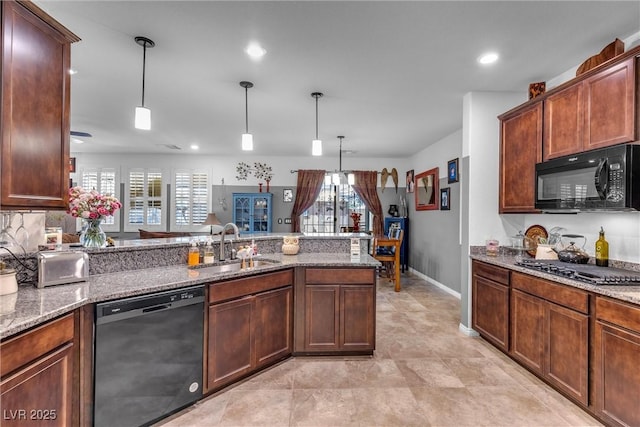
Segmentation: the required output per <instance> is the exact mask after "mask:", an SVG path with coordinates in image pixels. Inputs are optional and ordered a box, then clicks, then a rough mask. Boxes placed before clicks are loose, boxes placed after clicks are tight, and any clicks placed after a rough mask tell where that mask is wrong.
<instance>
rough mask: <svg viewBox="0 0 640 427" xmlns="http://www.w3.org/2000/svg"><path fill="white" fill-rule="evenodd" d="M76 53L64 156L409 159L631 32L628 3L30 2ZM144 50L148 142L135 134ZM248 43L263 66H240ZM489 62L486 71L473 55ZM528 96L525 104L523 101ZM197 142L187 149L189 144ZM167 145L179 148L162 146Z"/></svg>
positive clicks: (245, 62)
mask: <svg viewBox="0 0 640 427" xmlns="http://www.w3.org/2000/svg"><path fill="white" fill-rule="evenodd" d="M36 4H38V5H39V6H40V7H41V8H43V9H44V10H45V11H47V12H48V13H50V14H51V15H52V16H53V17H54V18H56V19H57V20H58V21H60V22H61V23H62V24H63V25H65V26H66V27H67V28H69V29H70V30H71V31H73V32H74V33H76V34H77V35H78V36H79V37H80V38H81V39H82V41H80V42H79V43H76V44H74V45H73V47H72V54H71V55H72V56H71V58H72V59H71V61H72V68H73V69H75V70H77V71H78V73H77V74H75V75H73V76H72V86H71V91H72V97H71V129H72V130H75V131H83V132H89V133H91V134H92V135H93V137H92V138H86V139H85V140H86V142H85V143H84V144H81V145H80V144H72V147H71V151H72V152H74V153H75V152H88V153H187V154H190V153H194V155H196V154H206V155H224V156H234V157H237V156H241V155H243V154H242V151H241V149H240V137H241V134H242V133H243V132H244V126H245V116H244V114H245V94H244V89H243V88H242V87H240V85H239V82H240V81H241V80H249V81H251V82H253V83H254V85H255V86H254V87H253V88H252V89H249V92H248V103H249V131H250V132H251V133H252V134H253V135H254V145H255V151H254V153H253V154H254V155H259V156H261V157H263V156H310V154H311V140H312V139H314V136H315V100H314V98H312V97H311V92H314V91H319V92H323V93H324V97H322V98H320V99H319V101H318V114H319V137H320V139H322V140H323V141H324V147H325V148H324V151H325V155H327V156H337V153H338V145H339V144H338V139H337V136H338V135H344V136H345V139H344V146H343V148H344V149H345V150H353V151H355V152H356V154H355V155H357V156H362V157H382V158H386V157H408V156H411V155H413V154H415V153H417V152H419V151H421V150H422V149H423V148H425V147H426V146H428V145H429V144H432V143H434V142H437V141H438V140H440V139H441V138H443V137H445V136H447V135H449V134H451V133H452V132H454V131H456V130H458V129H460V128H461V127H462V98H463V96H464V94H466V93H468V92H470V91H517V92H521V93H523V94H526V92H527V89H528V85H529V83H531V82H537V81H546V80H548V79H550V78H553V77H555V76H557V75H559V74H561V73H563V72H564V71H566V70H568V69H570V68H571V67H574V66H576V65H578V64H580V63H581V62H583V61H584V60H585V59H587V58H588V57H589V56H591V55H594V54H596V53H598V51H599V50H600V49H601V48H602V47H604V46H605V45H607V44H608V43H610V42H611V41H613V40H614V39H615V38H616V37H618V38H621V39H624V38H626V37H629V36H630V35H632V34H634V33H637V32H638V31H640V2H638V1H621V2H615V1H602V2H597V1H584V2H583V1H553V2H542V1H496V2H484V1H442V2H436V1H412V2H403V1H372V2H369V1H350V2H347V1H316V2H313V1H276V2H271V1H256V2H248V1H224V2H223V1H195V2H187V1H133V2H131V1H36ZM135 36H146V37H148V38H150V39H152V40H153V41H154V42H155V43H156V46H155V47H154V48H152V49H148V50H147V66H146V82H145V85H146V86H145V88H146V89H145V90H146V93H145V105H146V106H147V107H149V108H150V109H151V111H152V123H153V124H152V130H151V131H143V130H137V129H135V128H134V124H133V118H134V109H135V107H136V106H138V105H140V103H141V91H142V89H141V87H142V54H143V49H142V47H141V46H139V45H138V44H136V42H135V41H134V37H135ZM251 41H257V42H259V43H260V44H261V45H262V46H263V47H264V48H265V49H266V50H267V54H266V55H265V56H264V57H263V58H262V60H260V61H253V60H251V59H250V58H249V57H248V56H247V55H246V53H245V52H244V49H245V48H246V46H247V45H248V44H249V42H251ZM488 50H494V51H496V52H498V53H499V55H500V60H499V61H498V62H497V63H495V64H493V65H492V66H481V65H480V64H478V63H477V61H476V59H477V58H478V56H479V55H480V54H482V53H483V52H485V51H488ZM523 96H524V95H523ZM192 143H196V144H198V145H199V146H200V149H199V150H198V151H197V152H194V151H192V150H191V149H190V148H189V146H190V144H192ZM166 145H177V146H179V147H181V150H179V151H178V150H171V149H169V148H167V147H166Z"/></svg>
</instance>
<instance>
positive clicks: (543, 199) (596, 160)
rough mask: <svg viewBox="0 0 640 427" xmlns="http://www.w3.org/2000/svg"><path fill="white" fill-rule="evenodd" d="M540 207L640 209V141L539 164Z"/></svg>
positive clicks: (569, 209) (584, 209)
mask: <svg viewBox="0 0 640 427" xmlns="http://www.w3.org/2000/svg"><path fill="white" fill-rule="evenodd" d="M535 206H536V209H540V210H542V211H547V212H580V211H602V210H619V211H632V210H638V209H640V145H632V144H628V145H617V146H613V147H609V148H603V149H599V150H592V151H587V152H584V153H580V154H575V155H571V156H566V157H559V158H557V159H552V160H549V161H546V162H543V163H538V164H537V165H536V204H535Z"/></svg>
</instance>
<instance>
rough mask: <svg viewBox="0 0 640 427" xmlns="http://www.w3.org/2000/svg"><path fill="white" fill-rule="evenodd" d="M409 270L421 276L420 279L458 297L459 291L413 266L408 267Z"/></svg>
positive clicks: (459, 296)
mask: <svg viewBox="0 0 640 427" xmlns="http://www.w3.org/2000/svg"><path fill="white" fill-rule="evenodd" d="M408 270H409V272H410V273H411V274H413V275H415V276H418V277H419V278H421V279H422V280H424V281H426V282H429V283H431V284H432V285H433V286H435V287H438V288H440V289H442V290H443V291H445V292H446V293H448V294H450V295H453V296H454V297H456V298H458V299H460V298H461V295H460V292H456V291H454V290H453V289H451V288H449V287H447V286H446V285H444V284H442V283H440V282H438V281H437V280H434V279H432V278H431V277H429V276H426V275H424V274H422V273H420V272H419V271H416V270H414V269H413V268H411V267H409V268H408Z"/></svg>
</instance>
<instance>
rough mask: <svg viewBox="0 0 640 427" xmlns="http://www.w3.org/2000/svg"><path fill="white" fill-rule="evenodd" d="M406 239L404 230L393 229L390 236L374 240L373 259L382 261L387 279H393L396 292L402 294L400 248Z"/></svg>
mask: <svg viewBox="0 0 640 427" xmlns="http://www.w3.org/2000/svg"><path fill="white" fill-rule="evenodd" d="M403 238H404V230H401V229H391V230H389V235H388V236H380V237H375V238H374V240H373V257H374V258H375V259H377V260H378V261H380V262H381V263H382V265H383V268H384V270H385V271H386V273H387V277H389V278H391V272H392V271H393V279H392V280H393V282H394V284H395V291H396V292H400V246H401V245H402V239H403Z"/></svg>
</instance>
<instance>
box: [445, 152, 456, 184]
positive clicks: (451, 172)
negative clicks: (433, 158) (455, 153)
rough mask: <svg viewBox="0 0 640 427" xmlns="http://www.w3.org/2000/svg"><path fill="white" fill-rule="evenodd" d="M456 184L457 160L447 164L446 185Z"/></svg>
mask: <svg viewBox="0 0 640 427" xmlns="http://www.w3.org/2000/svg"><path fill="white" fill-rule="evenodd" d="M454 182H458V158H457V157H456V158H455V159H453V160H449V161H448V162H447V183H448V184H453V183H454Z"/></svg>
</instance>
